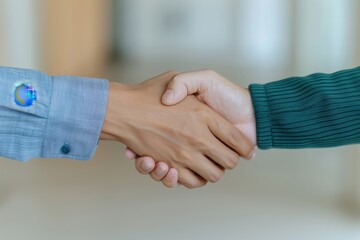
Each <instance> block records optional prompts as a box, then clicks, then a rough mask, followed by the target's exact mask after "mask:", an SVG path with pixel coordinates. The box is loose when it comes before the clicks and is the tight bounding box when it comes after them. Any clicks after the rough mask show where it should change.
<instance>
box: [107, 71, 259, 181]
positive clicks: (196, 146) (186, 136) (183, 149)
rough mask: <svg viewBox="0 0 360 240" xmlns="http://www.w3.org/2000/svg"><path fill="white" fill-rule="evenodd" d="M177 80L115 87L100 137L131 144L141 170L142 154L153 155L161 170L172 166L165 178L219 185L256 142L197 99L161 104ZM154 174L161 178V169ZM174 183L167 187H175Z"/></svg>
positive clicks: (169, 75)
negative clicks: (221, 179) (166, 92)
mask: <svg viewBox="0 0 360 240" xmlns="http://www.w3.org/2000/svg"><path fill="white" fill-rule="evenodd" d="M175 76H178V75H177V74H176V73H175V72H167V73H164V74H162V75H160V76H157V77H154V78H152V79H150V80H148V81H145V82H143V83H141V84H138V85H123V84H119V83H111V84H110V92H109V100H108V107H107V112H106V117H105V121H104V125H103V130H102V133H101V139H105V140H106V139H107V140H118V141H121V142H122V143H124V144H125V145H127V146H128V148H129V149H131V151H130V150H128V155H130V157H131V156H133V157H135V156H136V157H138V160H137V165H138V167H139V168H138V169H140V165H141V164H142V161H143V160H144V159H146V157H145V158H139V156H149V157H151V158H149V157H148V159H150V160H151V161H154V162H155V161H156V162H158V163H159V164H160V165H158V166H157V167H158V168H159V167H160V168H161V166H163V167H165V168H167V171H166V174H168V175H170V176H171V175H173V179H175V180H176V182H178V183H180V184H182V185H184V186H186V187H188V188H195V187H200V186H203V185H205V184H206V183H207V182H208V181H210V182H217V181H218V180H219V179H220V178H221V177H222V175H223V174H224V171H225V169H233V168H234V167H235V166H236V165H237V162H238V160H239V157H244V158H249V157H251V155H252V153H253V146H254V144H253V143H252V141H250V140H249V139H248V138H247V137H246V136H245V135H244V134H243V133H242V132H241V131H240V130H239V129H238V128H236V127H235V126H234V125H233V124H232V123H231V122H229V121H228V120H226V119H225V118H224V117H222V116H221V115H220V114H219V113H217V112H216V111H215V110H213V109H212V108H210V107H209V106H208V105H206V104H205V103H203V102H201V101H199V99H198V98H196V97H195V96H188V97H186V98H185V99H184V100H183V101H181V102H180V103H178V104H176V105H174V106H166V105H164V104H162V103H161V96H162V94H163V93H164V91H165V90H166V88H167V87H168V85H169V83H170V81H171V80H172V79H173V78H174V77H175ZM168 95H169V94H168ZM170 95H171V93H170ZM186 95H187V93H186V94H185V96H186ZM185 96H183V97H182V98H184V97H185ZM170 98H171V100H173V99H174V96H170ZM180 100H182V99H179V101H180ZM135 153H136V154H135ZM139 164H140V165H139ZM150 164H151V163H150ZM161 164H162V165H161ZM143 167H144V166H143ZM154 167H155V166H154ZM149 170H152V171H154V175H156V174H155V171H156V170H157V169H149ZM164 177H165V176H163V178H164ZM163 178H161V177H154V179H156V180H163ZM173 179H172V178H171V177H170V179H169V181H165V180H164V181H163V183H164V184H165V185H166V186H168V187H172V186H174V185H175V183H176V182H174V181H173Z"/></svg>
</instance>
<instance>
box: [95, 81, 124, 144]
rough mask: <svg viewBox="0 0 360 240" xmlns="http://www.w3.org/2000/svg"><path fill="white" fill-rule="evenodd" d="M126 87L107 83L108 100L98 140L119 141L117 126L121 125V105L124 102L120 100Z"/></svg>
mask: <svg viewBox="0 0 360 240" xmlns="http://www.w3.org/2000/svg"><path fill="white" fill-rule="evenodd" d="M126 89H127V86H126V85H125V84H121V83H115V82H110V83H109V98H108V104H107V106H106V114H105V119H104V124H103V127H102V129H101V134H100V140H120V138H121V137H120V135H119V125H120V124H121V117H120V116H122V114H121V111H122V109H123V107H122V106H121V103H123V102H126V101H125V100H123V99H121V98H123V97H125V95H126V94H125V93H126V92H127V90H126Z"/></svg>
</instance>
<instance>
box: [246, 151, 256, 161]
mask: <svg viewBox="0 0 360 240" xmlns="http://www.w3.org/2000/svg"><path fill="white" fill-rule="evenodd" d="M254 158H255V152H252V153H251V154H250V156H248V157H247V158H246V160H250V161H251V160H254Z"/></svg>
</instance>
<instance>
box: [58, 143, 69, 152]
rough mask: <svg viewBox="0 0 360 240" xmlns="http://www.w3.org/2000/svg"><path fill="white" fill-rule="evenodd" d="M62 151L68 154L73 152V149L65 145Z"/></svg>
mask: <svg viewBox="0 0 360 240" xmlns="http://www.w3.org/2000/svg"><path fill="white" fill-rule="evenodd" d="M60 150H61V152H62V153H63V154H68V153H69V152H70V151H71V147H70V145H69V144H66V143H65V144H64V145H63V146H62V147H61V149H60Z"/></svg>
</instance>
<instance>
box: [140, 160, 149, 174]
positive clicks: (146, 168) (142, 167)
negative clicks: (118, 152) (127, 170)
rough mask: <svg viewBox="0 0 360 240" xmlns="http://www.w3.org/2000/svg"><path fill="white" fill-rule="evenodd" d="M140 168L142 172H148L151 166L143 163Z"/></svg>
mask: <svg viewBox="0 0 360 240" xmlns="http://www.w3.org/2000/svg"><path fill="white" fill-rule="evenodd" d="M140 166H141V169H142V170H143V171H145V172H147V171H150V168H151V166H150V165H149V164H147V163H146V162H145V161H143V162H142V163H141V165H140Z"/></svg>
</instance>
